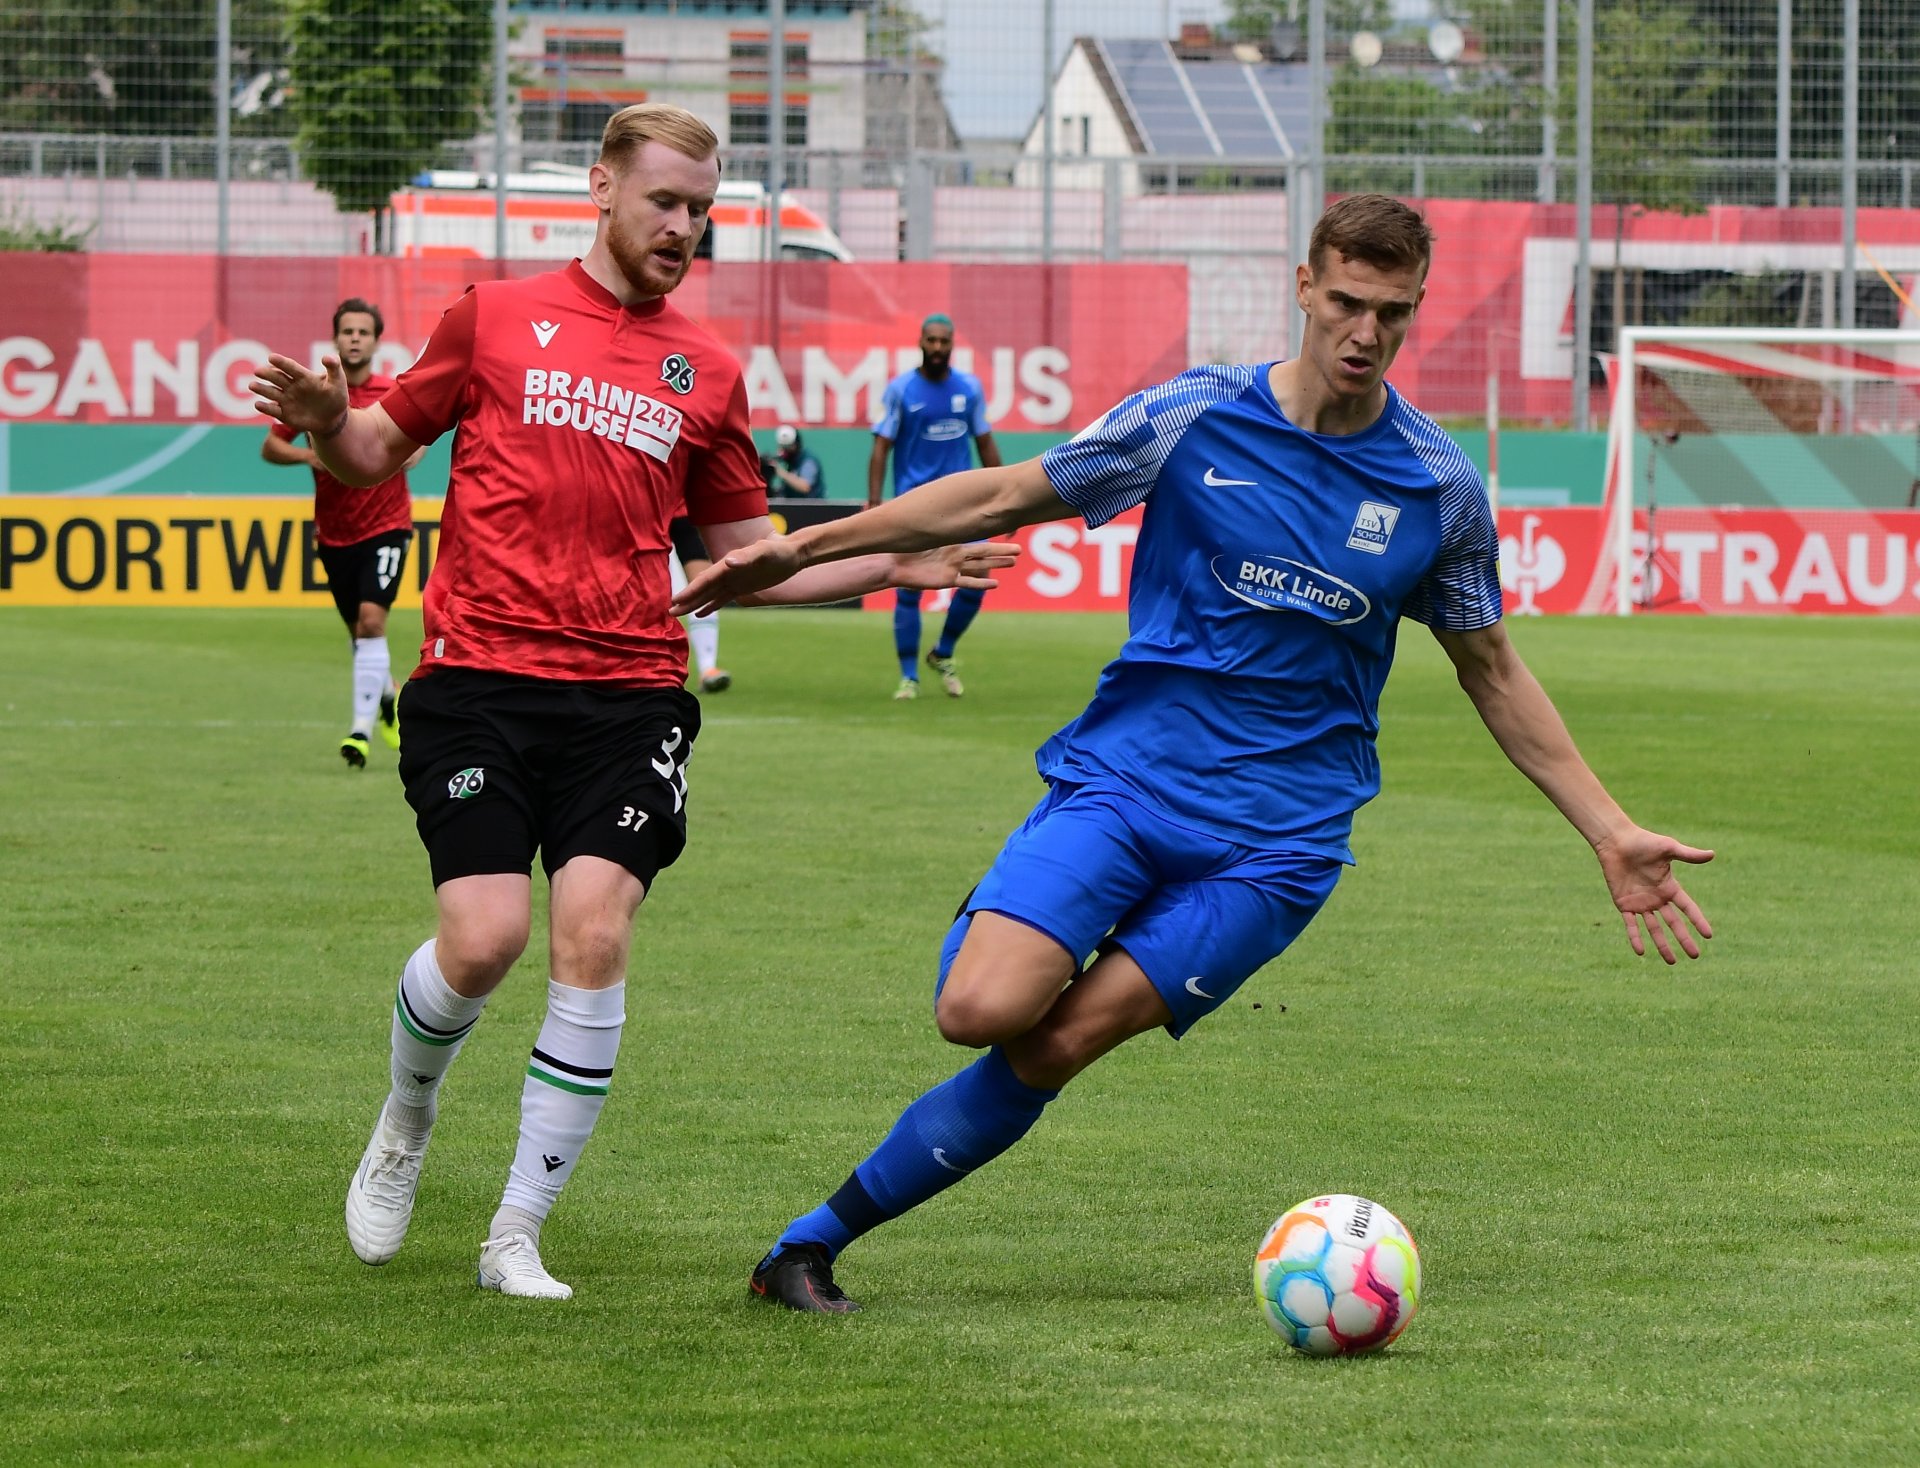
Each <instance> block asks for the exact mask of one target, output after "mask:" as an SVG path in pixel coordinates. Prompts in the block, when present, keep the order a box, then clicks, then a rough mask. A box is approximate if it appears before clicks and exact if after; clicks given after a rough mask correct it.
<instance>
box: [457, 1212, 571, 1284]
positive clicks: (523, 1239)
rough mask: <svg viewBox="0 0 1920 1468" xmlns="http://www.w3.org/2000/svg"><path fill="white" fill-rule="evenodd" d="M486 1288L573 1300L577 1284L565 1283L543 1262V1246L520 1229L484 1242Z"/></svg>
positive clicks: (481, 1281) (482, 1277)
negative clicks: (541, 1254)
mask: <svg viewBox="0 0 1920 1468" xmlns="http://www.w3.org/2000/svg"><path fill="white" fill-rule="evenodd" d="M478 1283H479V1285H480V1288H481V1289H483V1290H498V1291H500V1293H501V1294H503V1295H519V1296H520V1297H521V1298H523V1299H527V1300H571V1299H572V1298H573V1286H572V1285H564V1284H561V1283H560V1281H559V1280H557V1279H555V1278H554V1277H553V1276H552V1275H550V1274H548V1273H547V1267H546V1265H544V1264H542V1263H541V1262H540V1249H539V1246H538V1245H536V1244H535V1243H534V1242H533V1240H532V1239H530V1238H529V1237H527V1235H525V1234H523V1233H521V1232H520V1231H519V1230H518V1229H514V1230H511V1231H510V1232H508V1233H503V1234H501V1235H500V1236H499V1237H497V1238H491V1239H488V1240H487V1241H486V1243H484V1244H482V1245H481V1246H480V1276H479V1281H478Z"/></svg>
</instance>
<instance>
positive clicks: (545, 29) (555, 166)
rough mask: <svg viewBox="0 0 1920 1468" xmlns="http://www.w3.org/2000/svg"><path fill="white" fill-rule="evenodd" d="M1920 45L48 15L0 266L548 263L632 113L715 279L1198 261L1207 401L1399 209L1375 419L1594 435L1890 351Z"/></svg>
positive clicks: (650, 7)
mask: <svg viewBox="0 0 1920 1468" xmlns="http://www.w3.org/2000/svg"><path fill="white" fill-rule="evenodd" d="M1915 19H1916V17H1915V14H1914V11H1913V5H1912V0H1444V3H1439V0H1437V3H1436V4H1435V5H1434V6H1432V7H1431V9H1430V10H1429V11H1428V13H1425V14H1420V13H1418V7H1417V6H1412V5H1408V4H1405V3H1401V4H1394V3H1390V0H1171V3H1169V0H1158V3H1155V0H912V3H908V0H785V3H784V4H782V3H748V0H571V3H568V0H516V3H514V4H512V5H511V6H510V7H509V6H507V5H499V6H496V5H495V4H493V3H492V0H408V3H404V4H399V5H395V4H391V3H388V4H375V3H374V0H191V3H189V0H157V3H154V4H149V5H145V6H140V7H134V6H131V5H126V4H122V3H118V0H45V3H43V4H42V5H40V6H39V7H38V8H35V9H32V10H29V9H27V8H25V7H15V8H13V9H11V10H10V11H9V12H8V13H7V14H5V15H4V16H0V38H4V45H0V189H4V193H5V203H4V208H3V209H0V242H4V243H6V244H9V245H11V246H13V247H14V248H43V249H44V248H54V249H58V248H79V249H86V250H92V251H110V252H132V253H165V252H186V253H206V254H225V253H232V254H246V255H282V254H285V255H292V254H309V255H354V254H390V255H402V256H406V255H418V256H426V255H469V256H475V257H479V258H482V259H491V258H496V257H508V258H525V257H541V256H546V257H554V258H563V257H564V256H566V255H570V254H573V253H578V252H579V250H580V249H581V248H583V244H582V241H584V240H589V239H590V238H591V233H592V226H593V221H594V215H593V212H592V209H591V205H590V204H588V202H587V201H586V199H585V196H584V173H585V169H586V166H587V165H588V164H589V163H590V162H591V160H592V157H593V155H594V153H595V151H596V143H597V139H598V136H599V132H600V128H601V126H602V124H603V123H604V121H605V119H606V117H607V115H608V114H609V113H610V112H611V111H612V110H613V109H615V108H617V107H620V106H622V105H625V104H627V103H629V102H633V101H638V100H642V99H647V98H652V99H660V100H669V101H675V102H679V103H682V104H684V105H686V106H688V107H691V108H692V109H693V110H695V111H696V112H698V113H700V114H701V115H702V116H703V117H705V118H707V119H708V120H709V121H710V122H711V123H712V124H713V126H714V127H715V130H716V131H717V132H718V133H719V134H720V136H721V138H722V140H723V142H724V144H725V147H726V168H727V176H728V179H729V181H730V183H729V190H730V192H729V194H728V195H727V196H726V197H723V200H722V204H723V205H725V206H726V207H725V208H722V209H720V210H717V211H716V225H715V228H714V230H713V231H712V238H711V240H710V245H711V249H712V251H713V253H714V255H715V258H717V259H721V260H727V259H733V260H749V259H765V258H768V257H770V256H774V255H777V256H778V257H779V258H782V259H791V258H798V259H806V258H822V257H826V258H837V259H849V258H850V259H854V260H896V259H908V260H944V261H953V262H988V263H1009V264H1011V263H1019V262H1032V261H1054V262H1060V263H1076V262H1090V261H1120V262H1173V263H1178V264H1183V265H1185V266H1186V268H1187V271H1188V281H1189V294H1190V302H1191V307H1190V313H1191V319H1190V331H1189V336H1188V351H1189V354H1190V355H1191V357H1192V358H1194V359H1195V360H1206V359H1224V358H1250V357H1259V356H1263V355H1271V354H1273V353H1276V352H1283V351H1285V350H1286V349H1287V345H1288V336H1289V333H1290V331H1292V330H1293V329H1294V323H1295V313H1294V312H1293V310H1292V308H1291V294H1292V290H1291V276H1292V272H1291V265H1292V263H1293V262H1294V260H1296V259H1297V258H1298V257H1299V256H1300V254H1301V252H1302V247H1303V242H1304V237H1305V233H1306V231H1307V230H1308V229H1309V228H1310V226H1311V222H1312V220H1313V218H1314V217H1315V216H1316V215H1317V213H1318V210H1319V208H1320V206H1321V204H1322V203H1323V201H1324V200H1325V198H1326V197H1328V196H1329V195H1332V194H1339V193H1343V192H1349V191H1353V190H1359V189H1382V190H1386V191H1390V192H1394V193H1397V194H1401V195H1403V196H1407V197H1410V198H1413V199H1416V200H1418V201H1421V202H1422V204H1423V206H1424V207H1425V208H1426V209H1427V211H1428V213H1429V215H1430V217H1431V218H1432V219H1433V221H1434V223H1435V226H1436V229H1437V230H1438V232H1439V236H1440V255H1439V258H1438V260H1437V262H1436V272H1435V277H1434V282H1433V289H1432V293H1431V294H1430V296H1429V302H1428V305H1427V306H1426V307H1425V308H1423V312H1422V320H1421V323H1420V325H1419V326H1418V327H1417V328H1416V333H1415V340H1414V342H1413V343H1411V344H1410V346H1412V347H1414V348H1417V349H1418V350H1417V351H1416V353H1415V355H1414V356H1413V357H1411V358H1410V359H1409V361H1408V365H1407V367H1406V371H1405V372H1404V373H1403V374H1402V376H1403V378H1407V377H1409V375H1410V380H1411V381H1412V383H1413V384H1414V386H1416V387H1417V388H1418V389H1419V390H1421V391H1422V392H1424V393H1425V395H1426V396H1427V397H1428V398H1429V399H1432V400H1435V401H1437V402H1438V403H1439V404H1440V406H1441V408H1442V409H1443V411H1448V412H1451V413H1456V414H1458V413H1464V412H1466V411H1468V404H1469V403H1470V401H1471V400H1473V399H1475V398H1477V397H1478V396H1479V395H1480V394H1481V393H1482V390H1483V384H1484V383H1485V382H1486V380H1487V379H1488V378H1489V377H1492V376H1500V377H1503V378H1506V379H1508V380H1509V382H1510V386H1509V387H1508V389H1507V393H1506V396H1505V397H1504V398H1503V400H1502V401H1503V404H1504V405H1505V407H1506V410H1507V411H1508V412H1509V413H1511V414H1512V415H1514V416H1517V417H1523V418H1524V417H1538V418H1543V419H1559V420H1565V419H1566V418H1568V417H1569V416H1571V417H1573V418H1575V419H1581V418H1583V417H1584V413H1585V407H1586V402H1587V395H1586V394H1585V393H1584V392H1582V391H1579V390H1578V388H1577V386H1576V387H1570V385H1572V384H1579V383H1581V382H1583V381H1592V382H1597V380H1598V379H1597V378H1596V377H1594V376H1593V375H1592V374H1593V373H1594V372H1595V371H1596V370H1597V369H1595V368H1594V367H1593V366H1592V365H1590V364H1591V363H1592V362H1593V361H1594V360H1595V358H1596V354H1601V353H1605V352H1606V351H1608V350H1609V349H1610V347H1611V345H1612V344H1613V342H1614V340H1615V339H1616V337H1617V334H1618V332H1619V331H1620V330H1621V329H1622V328H1623V327H1624V326H1626V325H1630V324H1635V323H1647V322H1651V323H1655V324H1661V323H1665V324H1688V323H1691V324H1699V323H1702V322H1707V321H1713V322H1724V323H1729V324H1746V325H1782V324H1784V325H1793V324H1803V325H1839V326H1846V325H1854V324H1858V325H1861V326H1892V325H1898V324H1902V323H1903V322H1908V321H1911V320H1912V319H1913V317H1914V313H1913V311H1912V308H1911V305H1910V304H1909V301H1910V299H1911V297H1912V295H1913V287H1912V282H1913V280H1914V278H1915V277H1916V276H1917V275H1920V227H1917V226H1916V224H1915V218H1916V216H1915V215H1914V214H1913V213H1912V212H1911V211H1913V208H1914V193H1915V187H1916V183H1915V177H1914V175H1915V172H1916V171H1917V170H1920V47H1916V46H1915V45H1913V44H1912V37H1911V34H1910V32H1911V30H1912V28H1913V24H1914V21H1915ZM776 119H777V120H778V122H777V125H776V121H775V120H776ZM775 180H784V182H785V187H786V189H787V191H788V192H789V195H790V199H789V202H788V205H787V207H785V208H783V209H780V210H774V211H769V210H767V209H766V208H765V203H766V198H767V194H766V192H765V191H766V190H767V189H768V188H769V187H770V186H771V185H772V184H773V183H774V182H775ZM1112 309H1113V310H1115V311H1116V312H1124V311H1125V309H1126V303H1125V302H1124V301H1116V302H1114V303H1113V307H1112ZM1576 364H1580V365H1579V366H1576Z"/></svg>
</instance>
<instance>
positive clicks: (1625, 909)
mask: <svg viewBox="0 0 1920 1468" xmlns="http://www.w3.org/2000/svg"><path fill="white" fill-rule="evenodd" d="M1594 855H1595V856H1597V857H1599V858H1600V870H1601V872H1602V873H1604V874H1605V876H1606V879H1607V889H1608V890H1609V891H1610V892H1611V893H1612V894H1613V905H1614V906H1615V907H1617V908H1619V909H1620V920H1621V921H1622V922H1623V923H1625V924H1626V927H1627V942H1628V943H1630V944H1632V945H1633V951H1634V952H1635V953H1637V954H1641V955H1644V954H1645V953H1646V951H1647V940H1648V939H1649V938H1651V939H1652V940H1653V946H1654V948H1655V950H1656V951H1657V952H1658V953H1659V955H1660V956H1661V957H1662V958H1663V959H1665V960H1666V961H1667V962H1668V963H1674V962H1676V961H1677V960H1676V959H1675V958H1674V954H1673V948H1674V944H1676V943H1677V944H1679V946H1680V951H1681V952H1682V953H1684V954H1686V955H1687V957H1688V958H1698V957H1699V956H1700V944H1699V941H1698V939H1696V937H1695V934H1698V935H1699V937H1700V938H1711V937H1712V936H1713V925H1712V924H1711V923H1709V922H1708V921H1707V917H1706V914H1705V913H1703V912H1701V911H1700V905H1699V904H1698V903H1696V902H1695V901H1694V900H1693V899H1692V898H1691V897H1689V896H1688V895H1687V889H1686V888H1684V887H1682V886H1681V885H1680V883H1679V882H1678V881H1677V880H1675V878H1674V875H1673V863H1675V862H1676V861H1684V862H1692V863H1699V862H1708V861H1712V860H1713V853H1712V852H1711V851H1705V850H1702V849H1701V848H1700V847H1697V846H1683V845H1681V844H1680V843H1679V842H1678V841H1675V840H1674V839H1673V838H1672V837H1671V836H1662V835H1660V834H1659V832H1657V831H1648V830H1645V829H1643V828H1641V827H1639V826H1634V827H1632V828H1631V829H1629V830H1628V831H1626V832H1625V833H1623V834H1622V835H1620V836H1617V837H1615V838H1613V839H1611V840H1609V841H1604V842H1602V843H1601V844H1600V845H1599V846H1597V847H1596V848H1594Z"/></svg>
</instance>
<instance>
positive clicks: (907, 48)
mask: <svg viewBox="0 0 1920 1468" xmlns="http://www.w3.org/2000/svg"><path fill="white" fill-rule="evenodd" d="M932 29H933V22H932V21H930V20H928V19H927V18H926V17H925V16H924V15H922V14H921V13H920V12H919V11H918V10H916V9H915V8H914V7H913V4H912V0H877V3H876V4H875V5H874V7H873V9H872V10H870V11H868V12H867V55H868V56H880V57H891V58H895V59H899V58H903V57H918V56H921V55H923V54H925V52H926V50H927V46H926V37H927V33H928V32H929V31H931V30H932Z"/></svg>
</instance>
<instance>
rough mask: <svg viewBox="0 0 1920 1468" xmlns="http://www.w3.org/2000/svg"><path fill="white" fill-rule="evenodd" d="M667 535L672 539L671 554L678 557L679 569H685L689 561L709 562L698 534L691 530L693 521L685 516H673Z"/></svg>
mask: <svg viewBox="0 0 1920 1468" xmlns="http://www.w3.org/2000/svg"><path fill="white" fill-rule="evenodd" d="M667 534H668V535H670V536H672V537H673V553H674V554H675V555H676V556H678V557H680V567H681V569H682V570H685V569H686V565H687V562H689V561H710V560H712V559H713V557H712V556H710V555H708V554H707V547H706V545H705V543H704V542H702V540H701V539H700V532H699V531H698V530H695V529H694V528H693V521H691V520H689V519H688V518H687V517H686V516H685V515H675V516H674V517H673V519H672V520H671V521H670V522H669V523H668V525H667Z"/></svg>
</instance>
